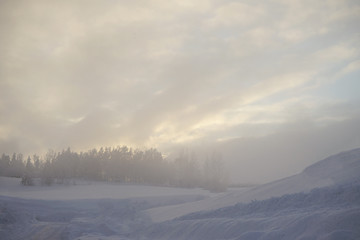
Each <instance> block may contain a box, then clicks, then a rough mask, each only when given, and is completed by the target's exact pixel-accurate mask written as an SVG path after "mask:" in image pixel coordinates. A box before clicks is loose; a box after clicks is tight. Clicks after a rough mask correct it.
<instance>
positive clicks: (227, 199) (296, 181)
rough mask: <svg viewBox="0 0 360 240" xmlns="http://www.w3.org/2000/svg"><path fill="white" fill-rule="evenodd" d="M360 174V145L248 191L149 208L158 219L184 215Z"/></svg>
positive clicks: (156, 219)
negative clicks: (298, 172)
mask: <svg viewBox="0 0 360 240" xmlns="http://www.w3.org/2000/svg"><path fill="white" fill-rule="evenodd" d="M359 178H360V148H358V149H354V150H350V151H346V152H342V153H339V154H336V155H333V156H330V157H328V158H326V159H324V160H321V161H319V162H317V163H315V164H313V165H311V166H309V167H307V168H306V169H305V170H304V171H303V172H301V173H300V174H296V175H294V176H291V177H287V178H284V179H281V180H277V181H274V182H271V183H268V184H264V185H261V186H258V187H256V188H252V189H249V190H247V191H237V192H233V191H231V192H228V193H226V194H224V195H222V196H217V197H213V198H207V199H204V200H201V201H198V202H190V203H186V204H182V205H177V206H165V207H159V208H153V209H149V210H147V213H148V214H149V215H150V217H151V219H152V220H153V221H154V222H162V221H166V220H170V219H174V218H176V217H180V216H182V215H185V214H188V213H191V212H194V211H196V210H197V211H203V210H213V209H216V208H219V207H225V206H231V205H234V204H236V203H238V202H250V201H252V200H263V199H267V198H270V197H278V196H282V195H284V194H291V193H297V192H307V191H310V190H311V189H314V188H319V187H326V186H331V185H334V184H341V183H346V182H351V181H354V180H356V179H359Z"/></svg>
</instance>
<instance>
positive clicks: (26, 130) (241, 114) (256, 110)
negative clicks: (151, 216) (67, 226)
mask: <svg viewBox="0 0 360 240" xmlns="http://www.w3.org/2000/svg"><path fill="white" fill-rule="evenodd" d="M359 23H360V3H359V1H346V0H344V1H332V0H327V1H296V0H295V1H283V0H274V1H256V2H254V1H215V0H199V1H185V0H181V1H156V0H154V1H100V0H98V1H95V0H93V1H52V2H50V1H10V0H5V1H1V2H0V36H1V37H0V53H1V54H0V153H9V154H11V153H12V152H22V153H25V154H32V153H35V152H36V153H41V152H44V151H46V150H47V149H50V148H51V149H55V150H61V149H63V148H67V147H68V146H70V147H71V148H72V149H75V150H78V151H81V150H87V149H90V148H93V147H101V146H117V145H128V146H133V147H139V148H142V147H156V148H157V149H159V150H160V151H161V152H162V153H163V154H165V155H169V156H170V155H174V154H175V155H176V154H177V151H178V149H181V148H184V147H185V148H189V149H193V151H198V152H200V153H203V152H211V151H213V150H214V149H215V150H217V151H219V152H221V153H222V155H223V161H225V163H226V166H227V168H228V171H229V174H230V177H231V179H232V181H233V182H255V183H260V182H266V181H270V180H274V179H277V178H280V177H285V176H289V175H291V174H294V173H297V172H300V171H302V170H303V168H304V167H306V166H308V165H309V164H311V163H314V162H316V161H318V160H320V159H322V158H324V157H327V156H329V155H331V154H334V153H337V152H339V151H343V150H347V149H351V148H356V147H359V146H360V111H359V110H360V108H359V106H360V104H359V103H360V99H359V90H360V81H359V76H360V72H359V70H360V58H359V56H360V51H359V49H360V48H359V45H360V35H359V30H358V26H359Z"/></svg>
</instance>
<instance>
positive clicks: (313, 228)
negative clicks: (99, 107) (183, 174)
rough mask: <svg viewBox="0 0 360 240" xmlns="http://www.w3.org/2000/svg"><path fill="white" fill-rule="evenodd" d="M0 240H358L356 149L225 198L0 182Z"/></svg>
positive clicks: (359, 162) (195, 192) (359, 158)
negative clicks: (289, 175)
mask: <svg viewBox="0 0 360 240" xmlns="http://www.w3.org/2000/svg"><path fill="white" fill-rule="evenodd" d="M317 188H319V189H317ZM314 189H315V190H314ZM187 214H189V215H187ZM0 239H4V240H6V239H9V240H15V239H19V240H20V239H55V240H56V239H82V240H90V239H93V240H95V239H108V240H110V239H111V240H113V239H144V240H145V239H172V240H176V239H187V240H191V239H209V240H211V239H232V240H235V239H258V240H260V239H299V240H300V239H303V240H304V239H360V149H355V150H351V151H347V152H343V153H340V154H337V155H334V156H331V157H329V158H326V159H324V160H322V161H319V162H317V163H315V164H314V165H311V166H309V167H308V168H306V169H305V170H304V171H303V172H301V173H299V174H297V175H294V176H291V177H288V178H284V179H281V180H278V181H275V182H271V183H268V184H264V185H261V186H258V187H255V188H250V189H246V188H232V189H229V190H228V191H227V192H225V193H210V192H208V191H205V190H202V189H181V188H168V187H154V186H138V185H118V184H109V183H98V182H92V183H90V182H81V183H80V182H78V183H77V185H71V184H69V185H54V186H50V187H48V186H31V187H26V186H21V185H20V180H19V179H15V178H4V177H1V178H0Z"/></svg>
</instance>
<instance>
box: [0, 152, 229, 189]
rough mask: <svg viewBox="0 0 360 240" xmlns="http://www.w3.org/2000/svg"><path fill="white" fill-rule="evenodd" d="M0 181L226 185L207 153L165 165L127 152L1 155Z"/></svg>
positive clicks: (155, 156)
mask: <svg viewBox="0 0 360 240" xmlns="http://www.w3.org/2000/svg"><path fill="white" fill-rule="evenodd" d="M0 175H1V176H6V177H17V178H21V183H22V184H23V185H25V186H32V185H34V184H35V181H34V180H35V179H40V180H39V181H40V183H41V184H42V185H49V186H50V185H53V184H76V181H77V180H92V181H104V182H117V183H126V184H145V185H156V186H168V187H186V188H194V187H202V188H204V189H207V190H210V191H213V192H221V191H226V189H227V181H226V176H225V173H224V168H223V165H222V161H221V155H220V154H218V153H216V152H213V153H212V154H211V155H210V156H208V157H206V159H202V160H199V159H197V157H196V155H195V154H194V153H191V154H190V153H189V151H187V150H185V149H183V150H182V151H180V152H179V155H178V157H177V158H175V159H174V160H173V161H170V160H168V159H166V158H164V157H163V155H162V154H161V153H160V152H159V151H158V150H156V149H154V148H151V149H146V150H139V149H134V150H133V149H132V148H128V147H126V146H121V147H120V146H118V147H106V148H100V149H99V150H97V149H91V150H88V151H86V152H80V153H78V152H74V151H72V150H71V149H70V148H68V149H66V150H62V151H61V152H55V151H53V150H49V151H48V152H47V153H46V154H45V156H38V155H33V156H32V157H31V156H28V157H27V159H26V160H25V159H24V156H23V154H21V153H14V154H12V155H11V156H9V155H6V154H2V156H1V158H0Z"/></svg>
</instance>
